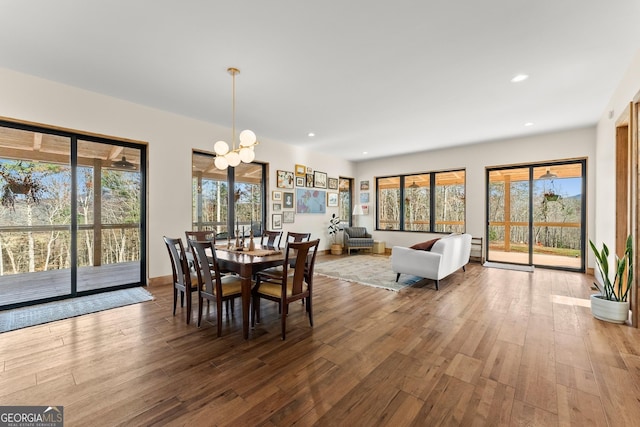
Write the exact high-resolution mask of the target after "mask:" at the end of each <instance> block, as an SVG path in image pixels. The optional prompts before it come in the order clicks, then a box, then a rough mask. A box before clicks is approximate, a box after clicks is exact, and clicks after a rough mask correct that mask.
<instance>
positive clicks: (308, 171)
mask: <svg viewBox="0 0 640 427" xmlns="http://www.w3.org/2000/svg"><path fill="white" fill-rule="evenodd" d="M307 173H310V174H313V169H311V168H310V167H309V166H307Z"/></svg>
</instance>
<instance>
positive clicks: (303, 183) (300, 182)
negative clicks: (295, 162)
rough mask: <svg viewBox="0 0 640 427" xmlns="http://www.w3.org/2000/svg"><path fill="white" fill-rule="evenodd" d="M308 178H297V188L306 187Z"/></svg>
mask: <svg viewBox="0 0 640 427" xmlns="http://www.w3.org/2000/svg"><path fill="white" fill-rule="evenodd" d="M306 180H307V177H306V176H296V187H306Z"/></svg>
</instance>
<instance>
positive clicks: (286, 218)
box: [282, 211, 296, 224]
mask: <svg viewBox="0 0 640 427" xmlns="http://www.w3.org/2000/svg"><path fill="white" fill-rule="evenodd" d="M295 216H296V214H295V212H294V211H284V212H282V222H283V223H285V224H290V223H293V222H294V220H295Z"/></svg>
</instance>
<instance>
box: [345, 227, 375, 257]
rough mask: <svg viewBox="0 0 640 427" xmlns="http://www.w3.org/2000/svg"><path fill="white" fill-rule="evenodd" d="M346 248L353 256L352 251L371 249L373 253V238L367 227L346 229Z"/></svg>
mask: <svg viewBox="0 0 640 427" xmlns="http://www.w3.org/2000/svg"><path fill="white" fill-rule="evenodd" d="M344 247H345V249H346V250H347V253H348V254H349V255H351V249H369V250H370V251H373V237H371V234H369V233H367V229H366V228H365V227H345V229H344Z"/></svg>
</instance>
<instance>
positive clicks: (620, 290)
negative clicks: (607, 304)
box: [589, 235, 633, 302]
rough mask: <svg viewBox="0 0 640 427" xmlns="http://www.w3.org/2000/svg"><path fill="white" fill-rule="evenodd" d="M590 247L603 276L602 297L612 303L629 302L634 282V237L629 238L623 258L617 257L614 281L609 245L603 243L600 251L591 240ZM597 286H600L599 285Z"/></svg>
mask: <svg viewBox="0 0 640 427" xmlns="http://www.w3.org/2000/svg"><path fill="white" fill-rule="evenodd" d="M589 245H590V246H591V250H592V251H593V254H594V255H595V257H596V265H597V267H598V270H599V271H600V275H601V276H602V287H603V289H602V297H603V298H604V299H607V300H610V301H619V302H625V301H627V298H628V296H629V289H631V283H632V280H633V237H632V236H631V235H629V236H628V237H627V244H626V248H625V251H624V255H623V256H622V258H619V257H618V255H616V257H615V265H614V266H613V268H614V269H615V271H614V273H615V275H614V277H613V280H611V278H610V276H609V274H610V270H609V248H608V247H607V245H606V244H604V243H603V244H602V250H598V248H596V245H594V243H593V242H592V241H591V240H589ZM625 271H626V275H625ZM596 286H598V284H597V283H596Z"/></svg>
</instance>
